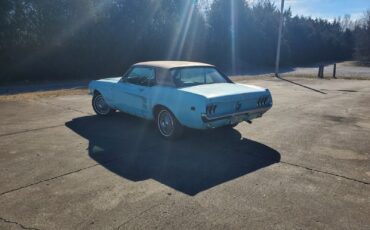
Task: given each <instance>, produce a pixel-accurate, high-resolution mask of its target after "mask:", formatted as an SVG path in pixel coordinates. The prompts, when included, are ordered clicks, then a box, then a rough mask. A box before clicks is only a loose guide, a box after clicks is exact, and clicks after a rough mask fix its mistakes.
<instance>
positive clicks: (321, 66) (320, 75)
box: [317, 64, 324, 78]
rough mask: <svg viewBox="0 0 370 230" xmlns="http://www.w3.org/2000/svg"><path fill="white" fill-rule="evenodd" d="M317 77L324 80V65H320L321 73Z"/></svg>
mask: <svg viewBox="0 0 370 230" xmlns="http://www.w3.org/2000/svg"><path fill="white" fill-rule="evenodd" d="M317 77H318V78H324V65H323V64H320V65H319V72H318V74H317Z"/></svg>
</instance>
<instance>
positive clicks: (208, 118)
mask: <svg viewBox="0 0 370 230" xmlns="http://www.w3.org/2000/svg"><path fill="white" fill-rule="evenodd" d="M271 107H272V106H268V107H264V108H258V109H251V110H246V111H242V112H237V113H230V114H225V115H221V116H217V117H209V116H208V115H207V114H205V113H202V114H201V117H202V120H203V122H211V121H217V120H222V119H227V118H231V117H234V116H240V115H248V114H253V113H265V112H266V111H267V110H269V109H271Z"/></svg>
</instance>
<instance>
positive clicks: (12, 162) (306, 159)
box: [0, 78, 370, 229]
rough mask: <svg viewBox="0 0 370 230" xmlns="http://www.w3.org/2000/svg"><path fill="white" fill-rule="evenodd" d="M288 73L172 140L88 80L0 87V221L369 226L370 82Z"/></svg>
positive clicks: (38, 225)
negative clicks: (260, 111) (265, 103)
mask: <svg viewBox="0 0 370 230" xmlns="http://www.w3.org/2000/svg"><path fill="white" fill-rule="evenodd" d="M288 80H289V81H284V80H280V79H276V78H260V79H248V80H239V82H244V83H248V84H255V85H259V86H263V87H267V88H269V89H270V91H271V93H272V95H273V100H274V105H273V108H272V109H271V110H270V111H269V112H267V113H266V114H265V115H264V116H263V117H262V118H260V119H256V120H254V122H253V124H251V125H250V124H247V123H242V124H239V125H238V126H237V127H236V128H235V129H233V130H229V131H225V130H211V131H193V130H187V132H186V133H185V136H184V138H183V139H181V140H178V141H175V142H169V141H165V140H163V139H162V138H161V137H159V135H158V134H157V133H156V131H155V128H154V125H153V124H152V123H150V122H145V121H143V120H141V119H138V118H135V117H132V116H129V115H126V114H123V113H116V114H114V115H113V116H111V117H108V118H101V117H97V116H95V115H94V113H93V111H92V108H91V97H90V96H89V95H87V90H84V89H80V90H62V91H60V90H57V91H49V92H36V93H29V94H15V95H12V96H9V95H8V96H7V95H3V96H0V185H1V186H0V229H174V228H176V229H370V219H369V216H370V141H369V140H370V106H369V101H370V81H367V80H343V79H337V80H319V79H304V78H289V79H288Z"/></svg>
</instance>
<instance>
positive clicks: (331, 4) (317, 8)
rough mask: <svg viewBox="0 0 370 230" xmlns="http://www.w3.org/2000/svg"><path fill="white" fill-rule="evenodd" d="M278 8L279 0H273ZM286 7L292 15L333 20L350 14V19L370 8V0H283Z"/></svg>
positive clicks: (358, 16) (359, 15)
mask: <svg viewBox="0 0 370 230" xmlns="http://www.w3.org/2000/svg"><path fill="white" fill-rule="evenodd" d="M251 1H252V2H253V1H256V0H251ZM273 1H274V2H275V3H276V5H277V6H279V8H280V2H281V0H273ZM285 6H286V8H288V7H290V8H291V10H292V13H293V15H296V14H298V15H304V16H311V17H313V18H316V17H320V18H324V19H328V20H333V19H334V18H337V17H339V16H340V17H343V16H344V15H345V14H350V15H351V19H354V20H356V19H359V18H360V17H361V16H362V15H363V14H364V12H365V11H366V10H367V9H369V10H370V0H285Z"/></svg>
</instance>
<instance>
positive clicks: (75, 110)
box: [37, 101, 94, 115]
mask: <svg viewBox="0 0 370 230" xmlns="http://www.w3.org/2000/svg"><path fill="white" fill-rule="evenodd" d="M37 102H38V103H40V104H46V105H51V106H54V107H59V108H63V109H66V110H69V111H73V112H78V113H82V114H85V115H94V114H93V113H87V112H84V111H81V110H78V109H74V108H71V107H68V106H63V105H56V104H53V103H50V102H47V101H37Z"/></svg>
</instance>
